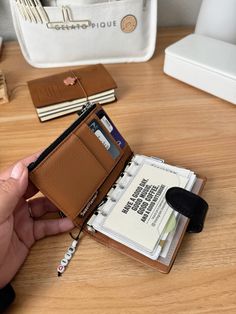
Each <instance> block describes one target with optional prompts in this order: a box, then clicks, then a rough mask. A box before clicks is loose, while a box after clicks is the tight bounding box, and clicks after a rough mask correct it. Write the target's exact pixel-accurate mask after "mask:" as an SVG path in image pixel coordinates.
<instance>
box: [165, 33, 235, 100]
mask: <svg viewBox="0 0 236 314" xmlns="http://www.w3.org/2000/svg"><path fill="white" fill-rule="evenodd" d="M164 72H165V73H166V74H168V75H170V76H172V77H174V78H176V79H178V80H181V81H183V82H185V83H187V84H189V85H192V86H194V87H197V88H199V89H202V90H204V91H206V92H208V93H210V94H212V95H215V96H217V97H220V98H223V99H225V100H227V101H229V102H231V103H233V104H236V46H235V45H233V44H229V43H226V42H223V41H220V40H216V39H213V38H210V37H206V36H202V35H197V34H192V35H189V36H187V37H185V38H184V39H182V40H180V41H178V42H177V43H175V44H173V45H171V46H170V47H168V48H167V49H166V51H165V63H164Z"/></svg>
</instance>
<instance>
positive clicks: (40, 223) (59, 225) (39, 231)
mask: <svg viewBox="0 0 236 314" xmlns="http://www.w3.org/2000/svg"><path fill="white" fill-rule="evenodd" d="M73 228H74V224H73V222H72V221H71V220H70V219H69V218H59V219H51V220H37V221H35V222H34V238H35V240H36V241H37V240H40V239H43V238H45V237H47V236H51V235H56V234H59V233H63V232H66V231H70V230H72V229H73Z"/></svg>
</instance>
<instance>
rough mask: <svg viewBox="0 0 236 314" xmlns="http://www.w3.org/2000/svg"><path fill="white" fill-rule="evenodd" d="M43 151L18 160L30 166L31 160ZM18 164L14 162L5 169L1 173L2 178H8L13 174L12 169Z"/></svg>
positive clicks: (0, 178) (0, 177)
mask: <svg viewBox="0 0 236 314" xmlns="http://www.w3.org/2000/svg"><path fill="white" fill-rule="evenodd" d="M40 153H41V152H37V153H35V154H33V155H31V156H28V157H26V158H24V159H22V160H20V161H18V162H21V163H22V164H23V165H25V166H26V167H28V165H29V164H30V163H31V162H34V161H35V160H36V159H37V158H38V156H39V155H40ZM15 165H16V164H13V165H11V166H10V167H9V168H8V169H5V171H3V172H2V173H1V174H0V180H7V179H8V178H9V177H10V175H11V172H12V169H13V168H14V166H15Z"/></svg>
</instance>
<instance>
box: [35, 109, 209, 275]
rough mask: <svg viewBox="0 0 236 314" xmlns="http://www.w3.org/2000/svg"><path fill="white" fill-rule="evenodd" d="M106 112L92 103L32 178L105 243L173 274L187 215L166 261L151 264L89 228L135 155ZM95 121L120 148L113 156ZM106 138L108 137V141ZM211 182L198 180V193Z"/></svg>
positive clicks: (43, 156)
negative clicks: (107, 122)
mask: <svg viewBox="0 0 236 314" xmlns="http://www.w3.org/2000/svg"><path fill="white" fill-rule="evenodd" d="M101 110H103V109H102V107H101V106H100V105H91V104H89V105H88V106H87V107H86V108H85V109H84V110H83V111H82V112H81V114H80V116H79V118H78V119H77V120H76V121H75V122H74V123H73V124H72V125H71V126H70V127H69V128H68V129H67V130H66V131H65V132H64V133H63V134H62V135H61V136H60V137H58V138H57V139H56V141H54V142H53V143H52V144H51V145H50V146H49V147H48V148H47V149H46V150H45V151H44V152H43V153H42V154H41V155H40V156H39V158H38V159H37V160H36V161H35V162H34V163H32V164H30V165H29V171H30V179H31V181H32V182H33V183H34V185H35V186H37V187H38V189H39V190H40V191H41V192H42V193H43V194H44V195H45V196H46V197H47V198H48V199H50V200H51V201H52V202H53V203H54V204H55V205H56V206H57V207H58V208H59V209H60V210H61V211H62V212H63V213H64V215H66V216H67V217H70V218H71V219H72V220H73V221H74V222H75V224H76V225H77V226H78V227H81V228H82V227H83V230H84V231H85V232H86V233H87V234H89V235H90V236H92V237H93V238H94V239H96V240H97V241H99V242H101V243H102V244H104V245H106V246H109V247H113V248H115V249H117V250H119V251H121V252H122V253H124V254H126V255H129V256H131V257H132V258H134V259H136V260H138V261H140V262H142V263H144V264H147V265H149V266H151V267H154V268H156V269H158V270H159V271H161V272H165V273H167V272H169V271H170V268H171V266H172V264H173V261H174V259H175V257H176V254H177V251H178V248H179V246H180V243H181V241H182V238H183V236H184V233H185V231H186V228H187V225H188V222H189V219H188V218H186V217H184V216H182V217H181V219H180V221H179V223H178V228H177V230H176V235H175V238H174V240H173V243H172V245H171V248H170V250H169V253H168V255H167V257H166V258H161V257H160V258H158V260H155V261H154V260H151V259H149V258H148V257H145V256H144V255H142V254H140V253H138V252H136V251H134V250H132V249H130V248H128V247H126V246H125V245H123V244H121V243H118V242H117V241H114V240H112V239H110V238H109V237H107V236H105V235H104V234H102V233H100V232H92V231H89V230H88V229H87V226H86V221H87V220H88V219H89V218H90V217H91V216H92V214H93V213H94V211H95V210H96V208H97V207H98V205H99V204H100V203H101V202H102V201H103V200H104V199H105V198H106V195H107V193H108V191H109V190H110V189H111V187H112V186H113V185H114V183H115V181H116V180H117V179H118V177H119V176H120V174H121V173H122V171H123V169H124V168H125V167H126V165H127V164H128V163H129V161H130V160H131V158H132V157H133V152H132V151H131V149H130V147H129V145H128V143H127V142H125V140H124V143H123V145H122V147H121V146H120V145H118V144H117V142H116V141H115V139H114V137H113V136H111V134H110V133H109V132H108V130H107V128H106V127H105V126H104V125H103V124H102V123H101V121H100V119H99V118H98V113H99V112H100V111H101ZM94 121H95V124H96V123H97V124H98V125H99V127H100V129H101V131H102V133H103V134H105V136H106V138H108V139H109V142H110V144H111V146H114V148H115V151H116V154H113V155H112V154H111V153H110V152H109V151H108V150H107V149H106V148H105V146H104V145H103V144H104V143H103V144H102V143H101V141H100V139H99V138H98V137H97V136H95V134H94V132H93V131H92V130H91V128H90V127H89V126H90V125H91V123H92V122H94ZM102 140H103V139H102ZM204 183H205V180H204V179H200V178H199V179H198V180H197V182H196V183H195V186H194V188H193V192H194V193H196V194H198V193H200V191H201V190H202V188H203V186H204Z"/></svg>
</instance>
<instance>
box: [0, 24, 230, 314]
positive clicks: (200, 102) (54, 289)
mask: <svg viewBox="0 0 236 314" xmlns="http://www.w3.org/2000/svg"><path fill="white" fill-rule="evenodd" d="M189 32H191V29H188V28H165V29H160V30H159V32H158V45H157V50H156V54H155V56H154V57H153V58H152V59H151V60H150V61H149V62H146V63H139V64H134V63H133V64H117V65H107V69H108V70H109V71H110V73H111V74H112V76H113V77H114V79H115V80H116V82H117V84H118V87H119V88H118V101H117V102H116V103H113V104H110V105H106V106H105V109H106V110H107V112H108V114H109V115H110V116H111V118H112V119H113V121H114V122H115V124H116V125H117V127H118V129H119V130H120V131H121V133H122V135H123V136H124V137H125V138H126V140H127V141H128V142H129V144H130V146H131V148H132V149H133V150H134V151H135V152H136V153H141V154H146V155H152V156H159V157H161V158H163V159H165V160H166V161H168V162H169V163H172V164H176V165H182V166H185V167H187V168H189V169H192V170H194V171H195V172H196V173H198V174H200V175H203V176H206V177H207V178H208V182H207V185H206V187H205V189H204V192H203V197H204V198H205V199H206V200H207V201H208V203H209V213H208V216H207V219H206V224H205V229H204V231H203V232H202V233H200V234H191V235H190V234H187V235H186V236H185V239H184V241H183V244H182V246H181V248H180V251H179V254H178V256H177V259H176V262H175V264H174V266H173V268H172V270H171V272H170V274H168V275H163V274H161V273H159V272H157V271H155V270H153V269H151V268H148V267H146V266H144V265H142V264H140V263H138V262H136V261H134V260H132V259H130V258H128V257H126V256H123V255H121V254H120V253H117V252H116V251H113V250H111V249H107V248H105V247H103V246H102V245H100V244H98V243H96V242H95V241H93V240H92V239H89V238H88V237H84V238H83V239H82V241H81V244H80V247H79V249H78V251H77V252H76V254H75V257H74V258H73V260H72V262H71V264H70V267H69V268H68V270H67V271H66V273H65V274H64V276H63V277H61V278H57V276H56V267H57V265H58V262H59V261H60V259H61V258H62V256H63V255H64V253H65V251H66V249H67V247H68V245H69V244H70V242H71V239H70V237H69V236H68V234H63V235H60V236H56V237H51V238H47V239H44V240H41V241H39V242H38V243H37V244H36V245H35V246H34V247H33V249H32V250H31V253H30V255H29V257H28V258H27V260H26V262H25V264H24V265H23V267H22V268H21V270H20V271H19V273H18V275H17V276H16V278H15V279H14V281H13V286H14V288H15V290H16V294H17V299H16V302H15V304H14V305H13V306H12V307H11V309H10V310H9V313H17V314H21V313H24V314H25V313H27V314H28V313H35V314H36V313H37V314H39V313H44V314H46V313H57V314H62V313H70V314H73V313H80V314H85V313H86V314H93V313H95V314H106V313H108V314H114V313H119V314H122V313H186V314H189V313H194V314H195V313H236V297H235V294H236V291H235V290H236V210H235V208H236V107H235V106H233V105H231V104H230V103H227V102H225V101H223V100H221V99H218V98H216V97H213V96H211V95H209V94H206V93H204V92H202V91H200V90H197V89H195V88H193V87H190V86H188V85H186V84H184V83H181V82H179V81H177V80H174V79H173V78H170V77H168V76H166V75H165V74H163V60H164V48H165V47H167V46H168V45H170V44H171V43H173V42H175V41H176V40H178V39H180V38H182V37H184V36H185V35H186V34H188V33H189ZM0 68H1V69H2V70H3V71H4V73H5V75H6V79H7V84H8V89H9V91H10V99H11V101H10V103H8V104H5V105H1V106H0V169H3V168H5V167H7V166H9V165H10V164H12V163H13V162H15V161H16V160H17V159H20V158H22V157H24V156H26V155H29V154H32V153H33V152H36V151H39V150H41V149H43V148H45V147H46V146H47V145H49V144H50V143H51V142H52V141H53V140H54V139H55V138H56V137H57V136H58V135H59V134H60V133H61V132H62V131H63V130H64V129H65V128H66V127H67V126H68V125H69V124H70V123H71V122H72V121H74V119H75V115H69V116H66V117H63V118H60V119H56V120H53V121H50V122H46V123H40V122H39V120H38V118H37V116H36V113H35V110H34V107H33V105H32V101H31V98H30V94H29V91H28V88H27V85H26V82H27V81H28V80H31V79H34V78H40V77H43V76H47V75H49V74H54V73H59V72H61V71H62V70H64V69H60V68H56V69H36V68H33V67H31V66H30V65H28V64H27V63H26V62H25V60H24V59H23V57H22V54H21V52H20V50H19V46H18V44H17V43H15V42H10V43H7V44H6V45H5V47H4V49H3V54H2V58H1V64H0ZM78 193H79V191H78Z"/></svg>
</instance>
